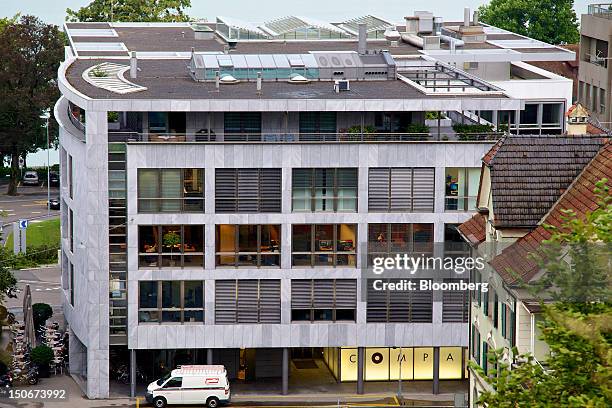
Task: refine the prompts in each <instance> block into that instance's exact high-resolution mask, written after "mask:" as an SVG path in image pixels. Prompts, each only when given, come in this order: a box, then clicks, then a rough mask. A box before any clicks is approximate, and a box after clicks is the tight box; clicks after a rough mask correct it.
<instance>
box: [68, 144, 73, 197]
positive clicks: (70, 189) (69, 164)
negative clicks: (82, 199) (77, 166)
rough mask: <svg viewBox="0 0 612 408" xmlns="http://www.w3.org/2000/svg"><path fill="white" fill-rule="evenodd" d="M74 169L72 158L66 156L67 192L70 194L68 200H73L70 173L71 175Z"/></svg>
mask: <svg viewBox="0 0 612 408" xmlns="http://www.w3.org/2000/svg"><path fill="white" fill-rule="evenodd" d="M73 171H74V169H73V168H72V156H71V155H68V189H69V190H68V192H69V194H70V198H74V197H73V196H72V194H73V191H74V188H73V185H72V173H73Z"/></svg>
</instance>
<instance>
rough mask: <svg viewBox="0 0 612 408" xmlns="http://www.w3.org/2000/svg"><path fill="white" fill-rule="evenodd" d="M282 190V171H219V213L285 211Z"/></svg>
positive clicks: (217, 179)
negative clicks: (282, 203)
mask: <svg viewBox="0 0 612 408" xmlns="http://www.w3.org/2000/svg"><path fill="white" fill-rule="evenodd" d="M281 188H282V187H281V169H217V170H215V195H216V197H215V211H216V212H217V213H273V212H281Z"/></svg>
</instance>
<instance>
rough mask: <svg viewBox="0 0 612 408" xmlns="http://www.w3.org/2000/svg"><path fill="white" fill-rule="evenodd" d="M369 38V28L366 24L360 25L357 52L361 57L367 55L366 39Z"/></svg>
mask: <svg viewBox="0 0 612 408" xmlns="http://www.w3.org/2000/svg"><path fill="white" fill-rule="evenodd" d="M367 36H368V26H367V24H366V23H359V43H358V46H357V52H358V53H359V54H360V55H365V54H366V52H367V48H368V46H367V43H366V39H367Z"/></svg>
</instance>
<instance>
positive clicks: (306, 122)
mask: <svg viewBox="0 0 612 408" xmlns="http://www.w3.org/2000/svg"><path fill="white" fill-rule="evenodd" d="M299 120H300V124H299V127H300V140H302V141H334V140H336V133H337V127H336V112H300V119H299Z"/></svg>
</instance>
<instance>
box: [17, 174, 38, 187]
mask: <svg viewBox="0 0 612 408" xmlns="http://www.w3.org/2000/svg"><path fill="white" fill-rule="evenodd" d="M21 183H22V184H23V185H24V186H37V185H38V173H37V172H35V171H26V172H25V173H24V174H23V180H22V181H21Z"/></svg>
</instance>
